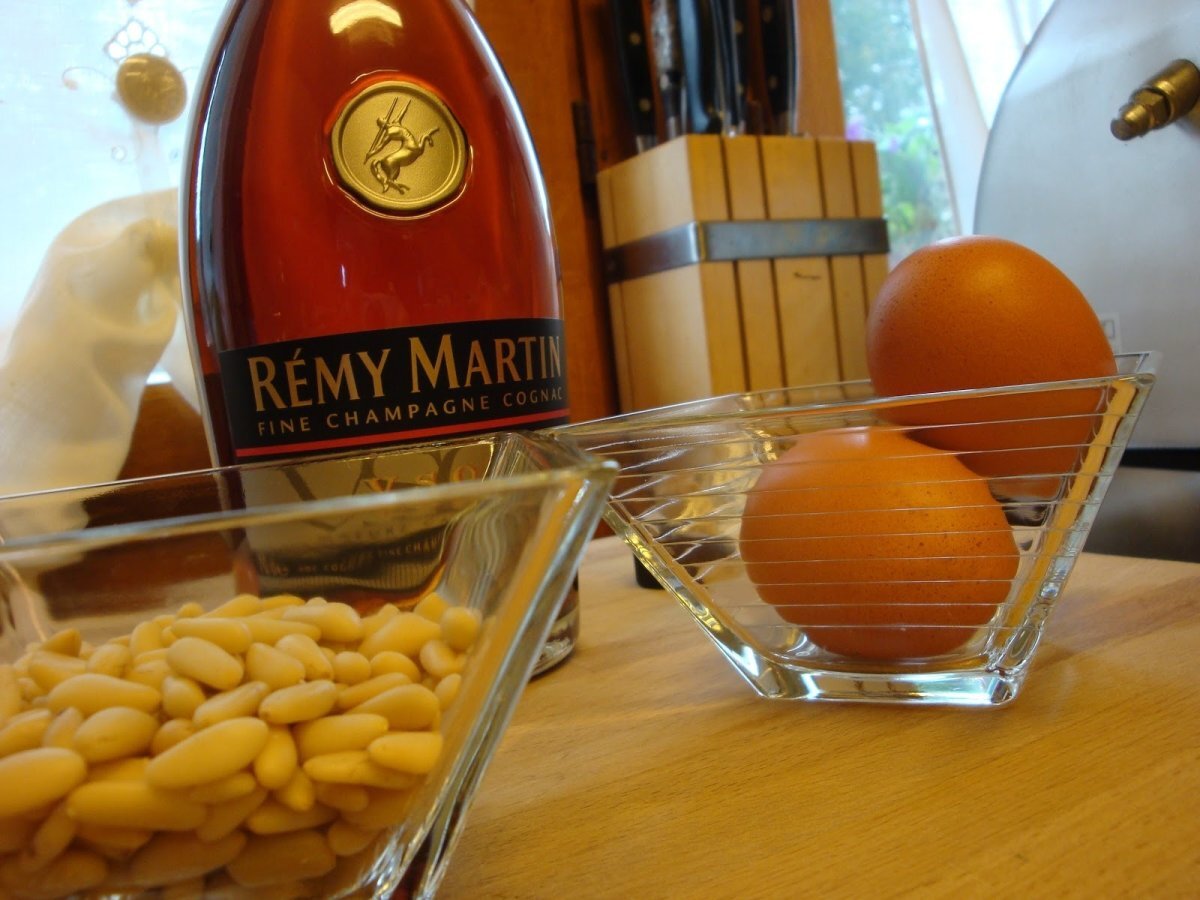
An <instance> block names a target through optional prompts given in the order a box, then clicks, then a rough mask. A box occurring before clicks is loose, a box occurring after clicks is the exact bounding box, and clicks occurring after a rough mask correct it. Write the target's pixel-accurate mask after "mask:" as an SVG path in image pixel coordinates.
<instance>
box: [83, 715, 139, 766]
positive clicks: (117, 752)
mask: <svg viewBox="0 0 1200 900" xmlns="http://www.w3.org/2000/svg"><path fill="white" fill-rule="evenodd" d="M158 728H159V725H158V718H157V717H156V716H152V715H150V714H149V713H146V712H142V711H141V710H140V709H132V708H130V707H128V706H110V707H109V708H108V709H102V710H100V711H99V712H96V713H93V714H92V715H90V716H88V717H87V718H86V719H84V721H83V723H82V724H81V725H80V726H79V727H78V728H77V729H76V730H75V749H76V751H78V753H79V755H80V756H82V757H83V758H84V759H86V760H87V761H88V762H89V763H97V762H106V761H108V760H112V759H124V758H125V757H127V756H136V755H137V754H139V753H142V752H144V751H145V750H147V749H149V747H150V742H151V741H152V740H153V739H154V735H155V732H157V731H158Z"/></svg>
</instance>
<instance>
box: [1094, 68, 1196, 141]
mask: <svg viewBox="0 0 1200 900" xmlns="http://www.w3.org/2000/svg"><path fill="white" fill-rule="evenodd" d="M1197 101H1200V68H1197V67H1196V64H1195V63H1193V62H1191V61H1190V60H1186V59H1177V60H1175V61H1173V62H1171V63H1170V64H1168V65H1167V66H1166V67H1165V68H1163V69H1160V70H1159V71H1158V72H1156V73H1155V74H1154V75H1151V76H1150V77H1149V78H1147V79H1146V80H1145V81H1144V82H1142V84H1141V85H1140V86H1139V87H1138V88H1137V90H1135V91H1134V92H1133V93H1132V94H1131V95H1130V97H1129V102H1128V103H1126V104H1125V105H1124V106H1122V107H1121V109H1120V111H1118V113H1117V117H1116V118H1115V119H1113V120H1112V124H1111V126H1110V128H1111V130H1112V133H1113V137H1115V138H1116V139H1117V140H1120V141H1128V140H1132V139H1133V138H1136V137H1141V136H1142V135H1145V134H1149V133H1150V132H1151V131H1154V130H1155V129H1158V128H1163V127H1165V126H1167V125H1170V124H1171V123H1172V122H1174V121H1176V120H1177V119H1180V118H1182V117H1184V116H1186V115H1187V114H1188V113H1189V112H1191V110H1192V108H1193V107H1194V106H1196V103H1197Z"/></svg>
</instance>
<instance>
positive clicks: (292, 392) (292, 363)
mask: <svg viewBox="0 0 1200 900" xmlns="http://www.w3.org/2000/svg"><path fill="white" fill-rule="evenodd" d="M307 365H308V362H307V361H306V360H304V359H301V358H300V350H299V349H298V348H297V350H296V353H295V355H294V356H293V357H292V358H291V359H289V360H288V361H287V362H285V363H284V364H283V370H284V372H286V373H287V386H288V399H289V400H291V401H292V406H293V407H296V406H312V400H307V399H301V397H300V388H302V387H304V386H305V385H306V384H308V379H307V378H305V377H303V375H301V374H298V372H299V371H301V370H303V369H304V367H305V366H307Z"/></svg>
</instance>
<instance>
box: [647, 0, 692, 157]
mask: <svg viewBox="0 0 1200 900" xmlns="http://www.w3.org/2000/svg"><path fill="white" fill-rule="evenodd" d="M650 45H651V47H652V48H653V50H654V53H653V64H654V72H655V74H656V75H657V77H658V98H659V104H660V107H661V109H662V118H663V134H664V136H665V137H666V139H667V140H671V139H672V138H677V137H679V136H680V135H681V134H683V131H684V129H683V105H684V99H683V60H682V59H681V58H680V51H679V3H678V0H650Z"/></svg>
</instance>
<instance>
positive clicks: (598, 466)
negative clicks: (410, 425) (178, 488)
mask: <svg viewBox="0 0 1200 900" xmlns="http://www.w3.org/2000/svg"><path fill="white" fill-rule="evenodd" d="M485 440H488V441H493V442H495V443H497V444H499V443H501V442H503V443H506V444H513V443H516V444H522V445H525V446H527V447H540V448H544V449H548V450H550V451H552V452H553V453H555V454H558V455H560V456H561V457H562V459H559V460H554V461H553V463H552V464H551V465H550V466H549V467H547V468H546V469H542V470H539V471H533V472H520V473H513V474H504V475H498V476H495V477H491V478H475V479H470V480H467V481H457V482H450V483H442V484H433V485H409V486H405V488H404V490H399V491H381V492H379V493H371V494H347V495H341V496H336V497H326V498H317V499H308V500H298V501H293V502H289V503H268V504H263V505H261V506H251V507H249V508H245V509H219V510H210V511H207V512H200V513H187V514H182V515H168V516H162V517H160V518H147V519H138V520H136V521H130V522H118V523H113V524H107V525H97V526H92V527H87V526H86V525H83V526H77V527H70V528H66V529H64V530H61V531H44V532H39V533H36V534H29V535H18V536H15V537H10V536H6V535H4V534H2V533H0V564H4V563H6V562H9V561H16V560H18V559H21V558H23V557H26V556H29V555H32V554H41V553H47V552H54V553H57V552H66V551H71V552H74V551H80V550H84V549H86V550H94V549H99V548H102V547H106V546H112V545H115V544H120V543H124V542H127V541H130V540H148V539H161V538H169V537H180V536H185V535H191V534H201V533H205V532H208V531H212V530H215V529H218V528H240V527H248V526H251V525H254V526H257V525H272V524H279V523H282V522H288V521H293V520H297V519H308V518H313V517H323V516H333V515H340V514H348V513H351V512H362V511H377V510H383V509H388V508H391V507H396V508H402V507H408V506H413V507H416V506H421V505H423V504H426V503H432V502H438V501H444V500H451V501H455V500H457V501H461V500H466V499H470V498H473V497H478V498H484V497H487V496H492V495H497V494H498V493H501V492H503V493H508V492H514V491H516V492H519V491H521V490H530V489H534V488H536V487H538V486H544V485H549V484H555V483H559V482H568V481H570V480H572V479H583V480H586V481H594V480H596V479H600V480H609V481H611V478H612V476H614V475H615V474H616V471H617V469H618V465H617V463H615V462H614V461H612V460H608V459H604V458H603V457H601V456H599V455H596V454H592V453H589V452H587V451H585V450H582V449H580V448H578V447H575V446H573V445H571V444H569V443H566V442H563V441H558V440H554V439H553V438H552V437H551V436H549V435H548V434H547V433H546V432H544V431H529V432H515V431H514V432H503V431H502V432H495V433H489V434H484V435H478V436H476V437H474V438H470V437H467V438H454V439H448V440H442V441H430V442H422V443H419V444H401V445H396V446H392V447H387V448H383V449H376V450H361V449H360V450H357V451H352V452H347V453H342V454H336V455H332V456H329V455H314V456H300V457H289V458H286V459H280V460H274V461H267V462H253V463H240V464H233V465H226V466H213V467H210V468H207V469H194V470H191V471H186V472H170V473H165V474H160V475H149V476H143V477H139V478H129V479H121V480H114V481H105V482H96V483H94V484H82V485H69V486H65V487H56V488H48V489H45V490H40V491H28V492H25V493H17V494H8V495H5V496H0V511H3V509H4V508H5V507H6V506H17V505H18V504H21V503H30V502H37V501H39V500H41V499H43V498H44V499H47V500H49V499H52V498H55V497H59V498H61V499H62V500H63V501H64V502H70V497H71V495H72V494H78V495H79V499H80V500H81V501H82V500H84V499H87V498H88V497H91V496H95V495H101V494H107V495H112V494H114V493H120V492H122V491H128V490H131V489H133V488H136V487H149V488H153V487H155V486H163V487H168V486H169V485H171V484H180V483H184V482H188V481H204V480H206V479H207V480H211V481H216V480H219V479H221V478H223V477H228V476H231V475H236V474H238V473H242V472H252V471H262V470H270V469H278V468H284V467H290V466H296V465H306V464H320V463H337V462H338V461H340V460H350V459H357V458H361V457H363V456H366V455H370V454H373V453H374V454H378V455H379V456H389V455H395V456H399V455H405V454H408V453H420V452H428V451H437V450H440V449H448V448H453V447H456V446H470V445H471V444H473V443H479V442H482V441H485ZM600 496H601V499H602V500H603V501H607V498H608V493H607V491H605V492H604V493H603V494H601V495H600Z"/></svg>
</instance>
